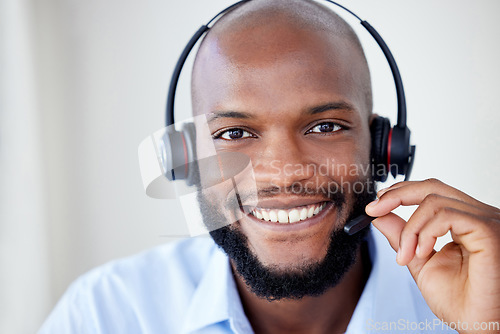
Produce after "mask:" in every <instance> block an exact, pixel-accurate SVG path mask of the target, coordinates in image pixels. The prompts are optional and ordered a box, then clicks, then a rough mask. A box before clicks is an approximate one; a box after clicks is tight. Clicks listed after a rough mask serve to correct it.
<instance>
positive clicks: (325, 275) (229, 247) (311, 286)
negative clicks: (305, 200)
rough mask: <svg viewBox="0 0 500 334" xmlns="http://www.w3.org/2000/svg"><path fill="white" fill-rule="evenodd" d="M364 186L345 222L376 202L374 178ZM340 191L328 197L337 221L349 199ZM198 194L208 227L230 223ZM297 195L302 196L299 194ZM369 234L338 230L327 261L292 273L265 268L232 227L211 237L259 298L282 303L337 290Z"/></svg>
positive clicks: (225, 228)
mask: <svg viewBox="0 0 500 334" xmlns="http://www.w3.org/2000/svg"><path fill="white" fill-rule="evenodd" d="M364 184H365V185H366V187H365V188H364V190H365V191H364V192H362V193H360V194H356V198H354V203H353V206H352V209H351V210H350V213H349V215H348V218H347V219H346V221H345V222H347V221H349V220H351V219H353V218H355V217H357V216H359V215H361V214H364V208H365V206H366V205H367V204H368V203H370V202H371V201H372V200H374V199H375V197H376V193H375V187H374V182H373V180H372V179H371V178H370V179H368V180H365V182H364ZM336 189H337V190H336V191H330V189H329V190H328V192H325V194H324V195H325V197H326V198H328V199H329V200H331V202H332V203H333V205H335V206H336V207H337V219H339V218H340V216H341V212H343V211H344V207H345V203H346V199H345V191H344V189H342V190H341V191H338V188H336ZM260 193H261V192H260V191H259V194H260ZM311 193H316V194H317V193H318V191H317V190H315V191H313V192H311V190H309V191H308V192H307V194H308V196H311ZM198 194H199V195H198V200H199V203H200V211H201V214H202V216H203V220H204V222H205V224H206V225H207V226H214V221H215V222H217V223H216V224H220V222H223V221H225V220H226V218H225V217H224V216H223V215H222V214H221V213H220V211H219V210H220V209H221V208H214V207H213V206H212V205H210V201H209V200H208V199H207V198H205V196H204V195H203V192H199V193H198ZM294 194H296V195H300V194H297V193H296V192H295V193H294ZM304 196H306V195H304ZM345 222H344V223H345ZM238 224H239V222H236V223H235V225H238ZM343 225H344V224H341V226H343ZM219 226H221V225H219ZM368 231H369V228H366V229H364V230H362V231H360V232H358V233H356V234H354V235H352V236H349V235H348V234H346V233H345V232H344V231H343V228H342V229H338V230H334V231H333V232H332V233H331V235H330V241H329V245H328V249H327V253H326V255H325V257H324V258H323V260H321V261H319V262H316V263H310V264H306V265H303V266H300V267H297V268H290V269H289V270H285V269H279V268H276V267H272V266H271V267H266V266H264V265H263V264H262V262H260V261H259V259H258V258H257V256H256V255H255V254H253V253H252V252H251V250H250V249H249V248H248V243H247V238H246V236H245V235H244V234H243V233H242V232H241V231H239V230H238V229H236V228H234V226H232V225H227V226H224V227H221V228H219V229H216V230H213V231H211V232H210V235H211V237H212V238H213V240H214V241H215V243H216V244H217V245H218V246H219V247H220V248H222V250H223V251H224V252H225V253H226V254H227V255H228V257H229V258H230V260H231V261H232V263H233V265H234V267H235V269H236V271H237V272H238V273H239V274H240V275H241V277H242V278H243V280H244V281H245V283H246V285H247V286H248V287H249V288H250V290H251V291H252V292H253V293H254V294H255V295H257V296H258V297H261V298H266V299H267V300H280V299H284V298H286V299H300V298H302V297H304V296H319V295H321V294H323V293H324V292H325V291H326V290H327V289H329V288H331V287H334V286H336V285H337V284H338V283H339V282H340V281H341V280H342V278H343V277H344V275H345V273H346V272H347V271H349V269H350V268H351V267H352V265H353V264H354V263H355V261H356V254H357V252H358V249H359V247H360V245H361V243H362V241H363V240H364V239H365V237H366V235H367V234H368Z"/></svg>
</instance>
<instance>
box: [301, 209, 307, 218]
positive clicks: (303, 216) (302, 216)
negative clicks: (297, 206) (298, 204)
mask: <svg viewBox="0 0 500 334" xmlns="http://www.w3.org/2000/svg"><path fill="white" fill-rule="evenodd" d="M304 219H307V208H302V210H300V220H304Z"/></svg>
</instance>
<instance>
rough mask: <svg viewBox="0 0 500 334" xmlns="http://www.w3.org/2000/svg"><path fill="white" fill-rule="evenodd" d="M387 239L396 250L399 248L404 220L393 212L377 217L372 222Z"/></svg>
mask: <svg viewBox="0 0 500 334" xmlns="http://www.w3.org/2000/svg"><path fill="white" fill-rule="evenodd" d="M372 224H373V226H375V227H376V228H377V229H378V230H379V231H380V232H381V233H382V234H383V235H384V236H385V237H386V238H387V240H388V241H389V244H390V245H391V247H392V248H393V249H394V250H395V251H396V252H397V251H398V249H399V238H400V236H401V231H402V230H403V228H404V227H405V224H406V222H405V221H404V220H403V219H402V218H401V217H399V216H398V215H396V214H394V213H392V212H391V213H389V214H387V215H385V216H382V217H378V218H377V219H375V220H374V221H373V222H372Z"/></svg>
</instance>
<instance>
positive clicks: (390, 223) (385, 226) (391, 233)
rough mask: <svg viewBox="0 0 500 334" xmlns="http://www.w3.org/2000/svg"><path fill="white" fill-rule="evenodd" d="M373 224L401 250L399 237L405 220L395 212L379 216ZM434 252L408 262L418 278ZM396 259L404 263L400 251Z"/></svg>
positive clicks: (391, 243) (393, 246)
mask: <svg viewBox="0 0 500 334" xmlns="http://www.w3.org/2000/svg"><path fill="white" fill-rule="evenodd" d="M372 224H373V226H375V227H376V228H377V229H378V230H379V231H380V232H381V233H382V234H383V235H384V236H385V237H386V238H387V240H388V241H389V244H390V245H391V247H392V248H393V249H394V250H395V251H398V250H399V239H400V235H401V231H402V230H403V228H404V226H405V224H406V223H405V221H404V220H403V219H402V218H400V217H399V216H397V215H395V214H394V213H390V214H388V215H386V216H383V217H379V218H377V219H375V220H374V221H373V222H372ZM432 255H433V254H430V255H429V256H428V257H427V258H414V259H413V260H412V261H411V262H410V263H408V268H409V270H410V272H411V274H412V276H413V277H414V278H415V279H416V278H417V277H418V274H419V273H420V270H421V269H422V267H423V266H424V264H425V263H426V262H427V261H428V259H429V258H430V257H432ZM396 261H397V262H398V264H400V265H403V264H402V263H401V262H400V258H399V252H398V256H397V257H396Z"/></svg>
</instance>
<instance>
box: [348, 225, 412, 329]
mask: <svg viewBox="0 0 500 334" xmlns="http://www.w3.org/2000/svg"><path fill="white" fill-rule="evenodd" d="M367 244H368V251H369V254H370V260H371V263H372V268H371V272H370V276H369V278H368V280H367V282H366V284H365V287H364V289H363V292H362V294H361V297H360V298H359V300H358V303H357V305H356V308H355V310H354V313H353V315H352V317H351V320H350V322H349V325H348V327H347V331H346V333H365V332H367V328H369V325H370V323H371V322H381V321H398V320H399V319H404V320H407V321H417V316H418V315H417V310H416V305H415V304H414V303H412V302H409V301H412V300H414V298H413V296H412V289H411V287H410V284H411V281H410V280H408V273H407V272H406V271H407V268H405V267H401V266H399V265H398V264H397V263H396V253H395V252H394V251H393V250H392V248H391V247H390V245H389V244H388V241H387V239H386V238H385V237H384V236H383V235H382V234H381V233H380V232H379V231H378V230H377V229H374V228H372V229H371V231H370V233H369V234H368V237H367Z"/></svg>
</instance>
